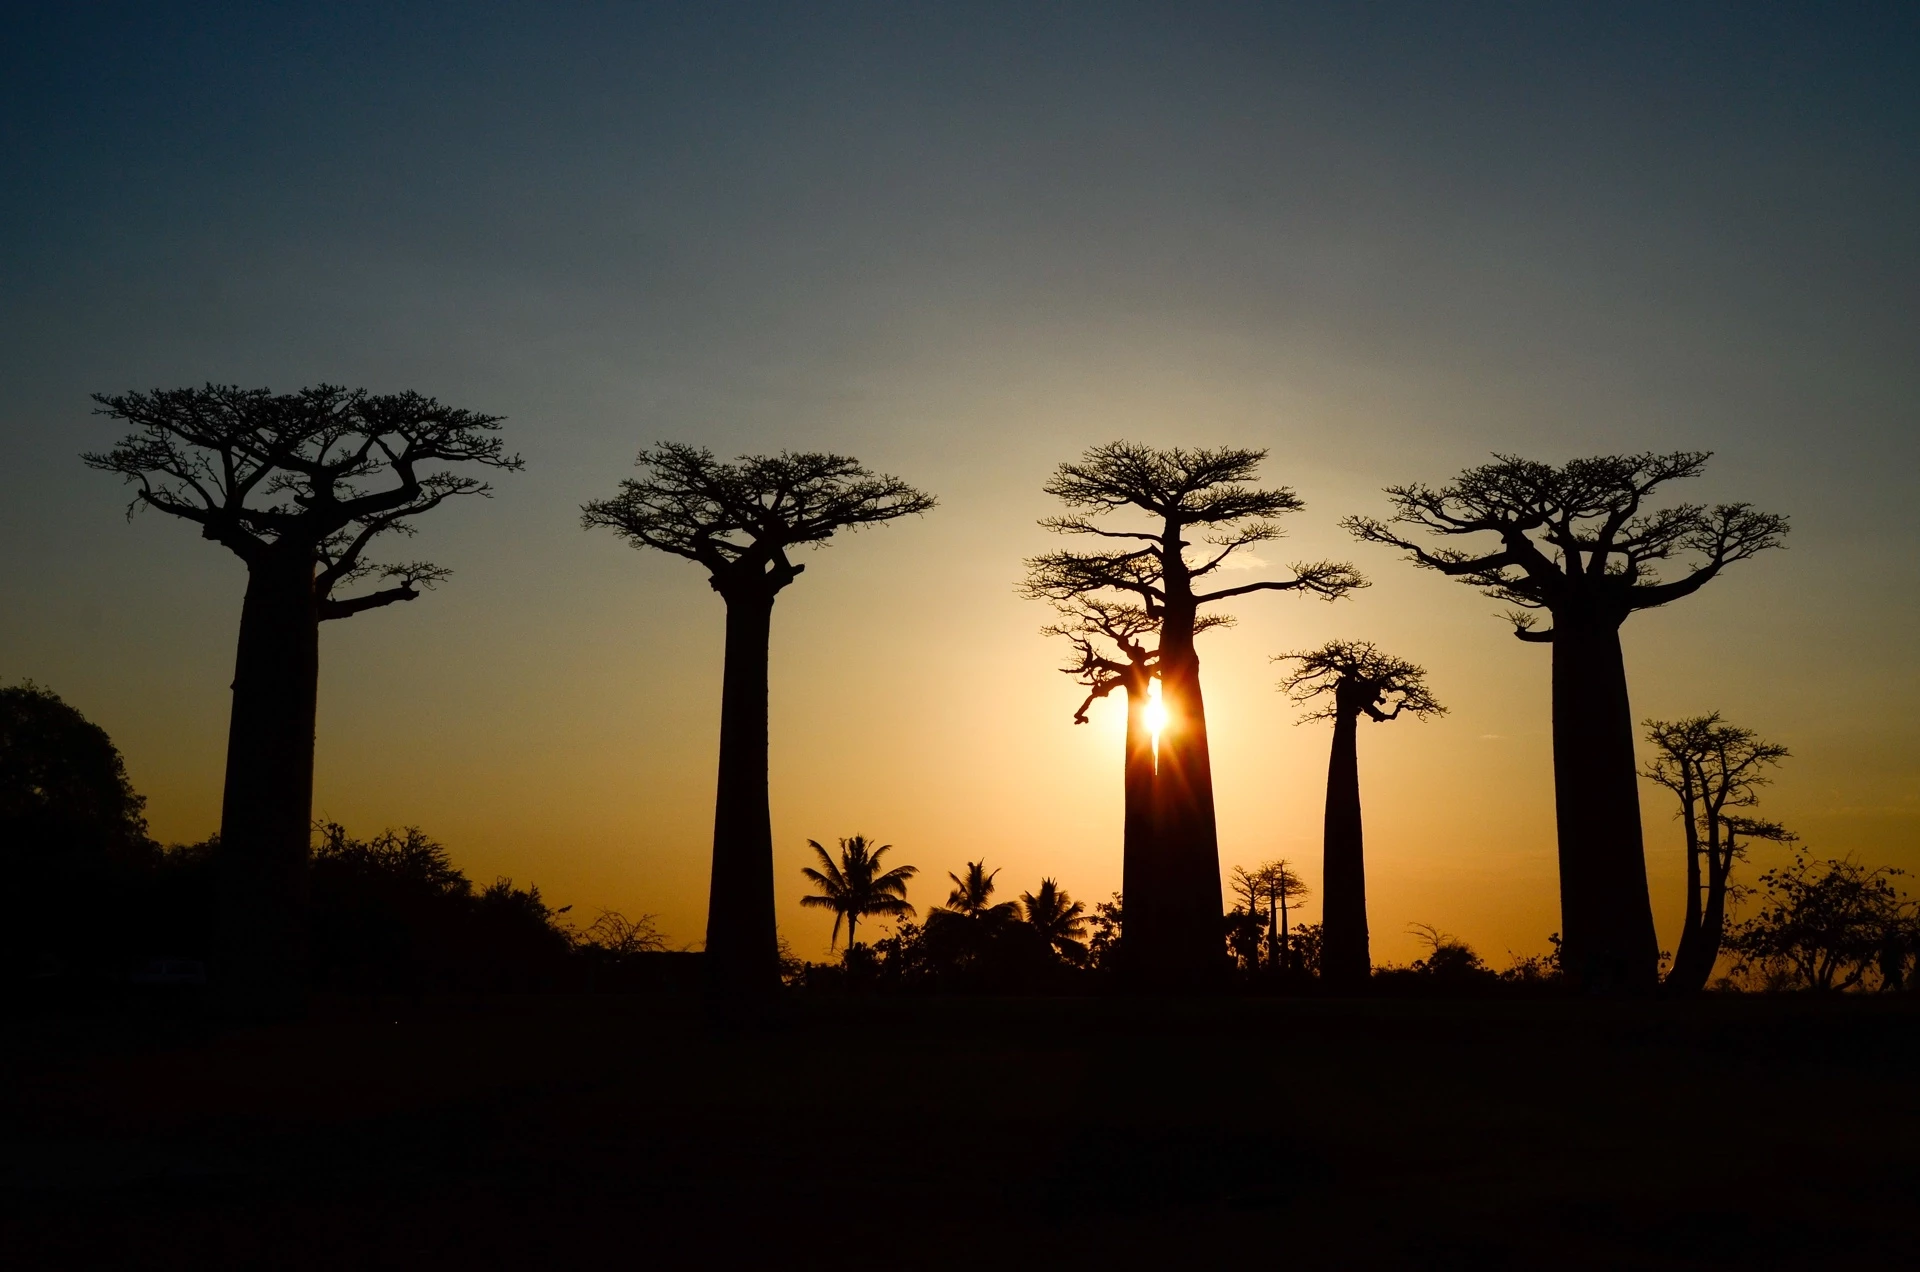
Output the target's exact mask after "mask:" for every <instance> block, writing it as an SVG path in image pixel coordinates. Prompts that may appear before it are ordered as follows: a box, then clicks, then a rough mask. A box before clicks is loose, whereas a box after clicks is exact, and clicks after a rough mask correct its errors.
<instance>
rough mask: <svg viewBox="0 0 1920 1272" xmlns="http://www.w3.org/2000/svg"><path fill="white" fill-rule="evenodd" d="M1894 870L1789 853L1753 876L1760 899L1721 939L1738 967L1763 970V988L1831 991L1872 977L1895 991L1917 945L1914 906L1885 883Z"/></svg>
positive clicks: (1919, 915)
mask: <svg viewBox="0 0 1920 1272" xmlns="http://www.w3.org/2000/svg"><path fill="white" fill-rule="evenodd" d="M1902 873H1904V872H1902V871H1900V870H1895V869H1892V868H1891V867H1887V866H1880V867H1876V868H1871V869H1870V868H1868V867H1866V866H1864V865H1862V864H1860V863H1859V862H1857V861H1854V860H1851V859H1842V860H1837V861H1832V860H1830V861H1822V862H1815V861H1812V860H1810V859H1809V858H1808V857H1807V856H1806V854H1805V853H1797V854H1795V856H1794V860H1793V864H1792V865H1790V866H1786V867H1782V868H1778V869H1774V870H1769V871H1767V872H1766V873H1765V874H1764V875H1762V876H1761V882H1762V883H1763V884H1764V885H1765V887H1766V890H1767V904H1766V905H1765V906H1764V907H1763V908H1762V909H1761V911H1760V913H1758V914H1756V915H1755V916H1754V917H1753V918H1751V919H1749V920H1747V922H1745V923H1743V924H1741V925H1740V926H1739V927H1738V928H1737V929H1735V930H1734V931H1733V932H1732V933H1731V934H1730V936H1729V939H1728V941H1727V945H1728V947H1729V948H1730V949H1731V950H1732V951H1733V953H1734V955H1735V956H1736V958H1737V959H1738V960H1739V964H1738V966H1739V967H1740V968H1741V969H1747V970H1758V971H1760V972H1761V973H1763V974H1764V975H1765V976H1766V978H1767V986H1768V988H1776V987H1777V988H1791V989H1810V990H1813V991H1814V992H1816V993H1831V992H1833V991H1836V990H1845V989H1854V988H1856V987H1861V986H1865V985H1869V984H1870V983H1871V982H1872V980H1873V978H1874V977H1875V976H1876V975H1877V976H1878V978H1879V980H1880V987H1881V988H1883V989H1898V988H1900V986H1901V985H1902V983H1903V982H1904V980H1905V973H1906V963H1907V961H1908V959H1909V958H1910V957H1911V954H1912V952H1913V951H1914V949H1915V948H1916V945H1917V943H1920V942H1917V938H1920V912H1917V911H1916V908H1915V904H1914V902H1913V901H1912V900H1911V899H1910V898H1908V897H1907V896H1906V895H1905V894H1903V893H1902V892H1901V891H1900V890H1899V889H1898V888H1896V887H1895V886H1894V883H1893V880H1894V879H1895V878H1897V877H1898V876H1900V875H1901V874H1902ZM1890 955H1891V957H1890Z"/></svg>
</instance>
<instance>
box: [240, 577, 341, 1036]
mask: <svg viewBox="0 0 1920 1272" xmlns="http://www.w3.org/2000/svg"><path fill="white" fill-rule="evenodd" d="M319 677H320V617H319V605H318V598H317V597H316V595H315V592H314V563H313V557H312V554H311V553H309V552H291V551H288V552H276V551H272V550H269V551H268V552H267V553H266V554H264V555H263V556H261V557H260V558H258V559H256V560H254V561H252V562H250V563H249V566H248V572H247V594H246V600H245V601H244V602H243V603H242V606H241V610H240V641H239V648H238V650H237V652H236V655H235V658H234V672H233V713H232V716H231V718H230V720H229V723H228V727H227V772H226V788H225V791H224V793H223V795H222V798H221V808H220V857H219V881H220V890H219V902H220V904H219V917H218V937H219V939H218V960H217V966H216V972H217V974H218V978H219V980H220V982H221V983H222V985H223V987H224V988H223V992H224V993H225V994H226V995H227V996H228V998H229V1000H230V1003H231V1005H232V1006H234V1007H236V1008H238V1009H240V1010H245V1011H267V1012H276V1011H280V1010H285V1009H288V1008H291V1007H292V1006H293V1005H294V1004H295V1002H296V1000H297V997H298V993H299V985H300V981H301V978H302V976H303V974H304V972H305V961H306V919H307V850H308V835H309V828H310V826H311V824H312V821H313V729H314V712H315V706H316V700H317V694H318V688H319Z"/></svg>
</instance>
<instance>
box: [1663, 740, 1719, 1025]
mask: <svg viewBox="0 0 1920 1272" xmlns="http://www.w3.org/2000/svg"><path fill="white" fill-rule="evenodd" d="M1681 807H1682V809H1683V810H1684V820H1685V822H1686V831H1687V910H1686V916H1685V918H1684V919H1683V920H1682V923H1681V927H1680V944H1679V947H1678V948H1677V949H1676V950H1675V951H1674V955H1673V966H1672V968H1670V969H1669V970H1668V972H1667V978H1666V980H1665V981H1664V982H1663V983H1662V988H1665V989H1667V990H1677V991H1682V992H1686V993H1691V992H1693V991H1694V990H1697V989H1699V988H1701V987H1702V986H1704V985H1705V984H1706V973H1705V972H1702V973H1701V975H1700V978H1699V983H1698V984H1695V983H1693V981H1694V976H1693V969H1694V967H1695V966H1696V965H1697V964H1698V963H1699V962H1700V955H1701V946H1702V940H1701V938H1702V936H1703V935H1704V933H1703V932H1702V930H1701V919H1702V917H1703V916H1702V914H1701V906H1700V890H1701V884H1702V881H1701V878H1700V857H1701V845H1700V826H1699V823H1698V822H1696V821H1695V820H1694V800H1693V792H1692V779H1691V778H1690V777H1689V778H1688V779H1687V789H1686V790H1685V791H1684V792H1683V793H1682V796H1681ZM1723 913H1724V912H1723ZM1713 947H1714V949H1715V951H1716V953H1717V952H1718V949H1719V934H1718V933H1715V935H1714V943H1713ZM1712 966H1713V964H1712V962H1711V960H1709V961H1708V964H1707V970H1708V971H1711V970H1712Z"/></svg>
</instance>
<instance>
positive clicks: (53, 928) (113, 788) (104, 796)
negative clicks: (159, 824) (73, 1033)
mask: <svg viewBox="0 0 1920 1272" xmlns="http://www.w3.org/2000/svg"><path fill="white" fill-rule="evenodd" d="M145 806H146V801H145V799H143V798H142V797H141V796H140V795H139V794H138V793H136V792H135V791H134V789H133V784H132V783H131V782H130V781H128V779H127V769H126V764H125V762H124V761H123V760H122V759H121V756H120V751H119V749H118V748H117V747H115V746H114V744H113V740H112V739H111V738H109V737H108V736H107V733H106V730H104V729H102V728H101V727H100V726H99V725H97V724H94V723H92V722H91V721H89V720H88V719H87V718H86V717H85V716H83V715H81V714H80V713H79V712H78V711H76V710H74V709H73V708H72V707H70V706H68V705H67V704H66V703H65V702H63V701H61V699H60V697H59V696H58V695H57V694H55V693H53V692H52V691H51V690H47V689H42V688H39V687H38V686H36V685H34V684H32V683H31V682H27V683H22V684H18V685H9V686H6V687H4V688H0V874H3V876H4V878H5V879H6V880H7V886H8V887H9V888H11V889H12V890H13V891H14V894H15V895H16V896H18V897H21V898H31V899H32V904H28V905H20V906H15V907H13V913H12V915H11V916H10V918H9V920H8V923H7V925H6V929H5V932H4V934H0V950H5V951H6V952H7V953H8V954H9V955H10V956H11V957H12V958H13V959H14V960H16V964H17V961H18V960H22V959H25V958H29V957H35V956H55V957H62V958H64V959H66V960H68V961H72V960H75V959H79V960H83V961H89V962H96V961H99V960H100V959H103V958H104V959H107V960H108V961H111V960H112V959H113V958H114V957H117V956H121V955H124V954H125V953H127V952H128V951H127V950H126V948H125V946H126V939H125V938H127V937H128V936H129V935H130V933H129V931H128V925H129V924H131V923H134V922H135V921H136V920H137V918H138V915H137V914H136V911H137V908H138V900H137V897H138V894H139V891H140V889H141V888H142V887H143V885H144V883H145V880H146V877H147V875H148V874H149V873H150V871H151V870H152V869H153V868H154V867H155V866H156V865H157V863H158V859H159V850H158V848H157V846H156V845H155V844H154V843H153V841H152V840H151V839H149V838H148V837H147V822H146V818H145V816H144V815H143V809H144V808H145ZM80 910H85V911H86V912H87V914H88V915H89V917H90V919H91V922H90V924H89V925H88V926H89V927H90V928H91V929H92V930H93V931H94V932H95V933H107V934H110V939H109V940H107V941H106V942H105V943H104V944H103V942H102V941H101V940H99V939H98V937H97V936H93V937H83V936H82V935H81V933H80V932H79V931H78V930H76V929H75V927H74V925H73V922H72V918H73V915H74V914H75V913H76V912H78V911H80Z"/></svg>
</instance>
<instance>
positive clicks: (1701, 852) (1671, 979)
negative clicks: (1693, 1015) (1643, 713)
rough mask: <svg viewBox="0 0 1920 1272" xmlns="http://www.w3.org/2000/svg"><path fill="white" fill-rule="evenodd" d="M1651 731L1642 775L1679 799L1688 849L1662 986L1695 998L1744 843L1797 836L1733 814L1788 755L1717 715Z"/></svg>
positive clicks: (1716, 949) (1722, 923)
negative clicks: (1681, 903)
mask: <svg viewBox="0 0 1920 1272" xmlns="http://www.w3.org/2000/svg"><path fill="white" fill-rule="evenodd" d="M1646 730H1647V741H1649V742H1651V743H1653V745H1654V748H1655V750H1654V755H1653V758H1652V759H1651V760H1649V761H1648V762H1647V766H1646V769H1645V775H1646V777H1647V778H1648V779H1649V780H1651V781H1654V782H1658V783H1659V784H1660V785H1662V786H1664V787H1666V788H1667V789H1668V790H1670V791H1672V792H1673V793H1674V795H1675V796H1677V797H1678V799H1679V801H1680V821H1681V825H1682V826H1683V827H1684V828H1685V831H1686V845H1687V907H1686V914H1685V918H1684V922H1683V923H1682V926H1681V929H1680V948H1679V950H1678V952H1677V953H1675V955H1674V959H1673V966H1672V968H1670V969H1669V970H1668V972H1667V976H1666V980H1665V982H1664V983H1665V984H1666V985H1667V986H1668V987H1669V988H1672V989H1674V990H1677V991H1679V992H1682V993H1697V992H1699V991H1700V990H1701V989H1704V988H1705V987H1706V984H1707V980H1708V978H1709V977H1710V976H1711V975H1712V974H1713V966H1714V963H1715V962H1717V961H1718V960H1719V957H1720V946H1721V942H1722V940H1723V939H1724V937H1725V934H1726V925H1727V916H1728V909H1729V905H1730V903H1731V902H1733V901H1735V900H1737V899H1738V895H1739V892H1738V887H1737V885H1735V884H1734V883H1733V882H1732V879H1733V866H1734V863H1735V862H1736V861H1739V860H1741V859H1742V858H1744V857H1745V855H1746V848H1745V845H1744V843H1743V842H1742V840H1754V839H1763V840H1770V841H1772V842H1775V843H1784V842H1787V841H1789V840H1791V839H1792V838H1793V835H1792V834H1791V833H1789V832H1788V831H1787V830H1786V828H1785V827H1783V826H1781V825H1780V824H1779V823H1778V822H1768V821H1760V820H1757V819H1754V818H1749V817H1743V816H1741V815H1740V814H1738V813H1737V812H1735V811H1734V810H1736V809H1741V808H1751V807H1753V805H1754V804H1755V803H1756V802H1758V800H1759V798H1760V797H1759V788H1760V787H1762V786H1764V785H1766V784H1767V782H1768V781H1769V780H1770V779H1769V778H1768V776H1767V770H1768V769H1769V768H1770V767H1771V766H1773V765H1776V764H1778V763H1779V762H1780V761H1781V760H1783V759H1785V758H1787V756H1788V754H1789V752H1788V751H1787V748H1786V747H1784V746H1780V745H1778V744H1776V743H1772V742H1766V741H1763V740H1762V739H1761V738H1760V736H1759V735H1758V734H1756V733H1755V732H1754V731H1753V730H1752V729H1743V728H1740V727H1739V726H1737V725H1731V724H1727V723H1725V722H1724V721H1722V720H1721V718H1720V713H1719V712H1717V711H1716V712H1714V713H1713V714H1712V715H1704V716H1693V717H1691V718H1689V719H1685V720H1673V721H1660V720H1649V721H1647V722H1646Z"/></svg>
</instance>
